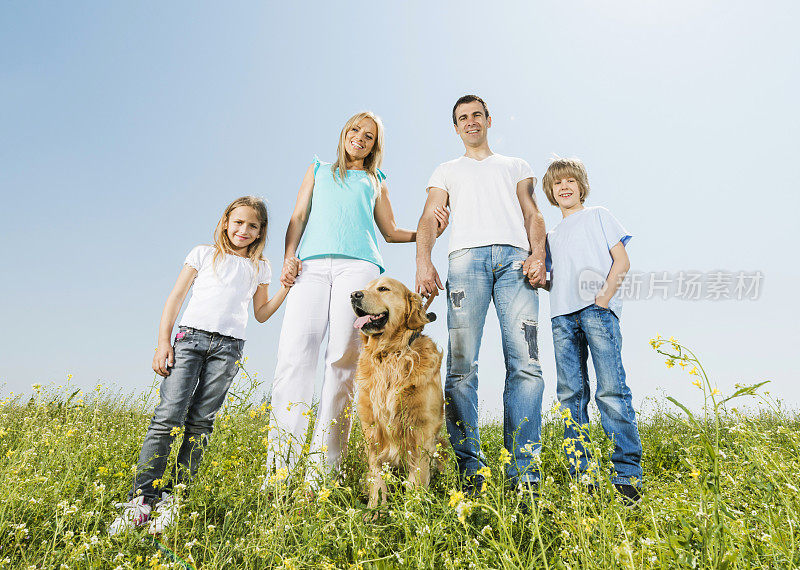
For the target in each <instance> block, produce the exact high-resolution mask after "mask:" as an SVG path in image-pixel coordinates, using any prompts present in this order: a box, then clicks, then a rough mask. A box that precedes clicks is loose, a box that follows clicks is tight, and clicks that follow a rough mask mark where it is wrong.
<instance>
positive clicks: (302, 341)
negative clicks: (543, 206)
mask: <svg viewBox="0 0 800 570" xmlns="http://www.w3.org/2000/svg"><path fill="white" fill-rule="evenodd" d="M382 160H383V124H382V123H381V120H380V118H378V117H377V116H376V115H374V114H373V113H371V112H362V113H358V114H356V115H353V116H352V117H350V119H348V121H347V123H346V124H345V126H344V128H343V129H342V132H341V134H340V135H339V146H338V149H337V153H336V162H335V163H333V164H328V163H323V162H320V161H319V160H318V159H317V158H316V157H315V159H314V162H313V163H312V164H311V166H309V167H308V170H306V174H305V177H304V178H303V182H302V184H301V186H300V191H299V193H298V195H297V203H296V205H295V209H294V213H293V214H292V217H291V219H290V221H289V227H288V228H287V230H286V251H285V257H284V265H283V271H282V273H281V283H282V284H283V285H284V286H287V287H289V286H292V285H293V284H294V283H295V279H296V286H294V287H292V292H291V294H289V296H288V300H287V302H286V312H285V314H284V318H283V325H282V329H281V337H280V342H279V345H278V362H277V365H276V369H275V379H274V382H273V385H272V412H273V414H274V420H275V422H274V423H275V426H276V427H277V428H278V429H277V433H273V436H272V444H271V447H270V456H269V458H270V459H271V460H273V461H275V462H276V463H277V466H278V467H285V468H287V469H291V468H292V467H293V466H294V465H295V463H296V461H297V459H298V458H299V456H300V454H301V452H302V450H303V447H304V445H303V444H304V443H305V434H306V429H307V428H308V421H309V415H310V414H309V409H310V406H311V400H312V397H313V396H314V380H315V377H316V367H317V356H318V353H319V348H320V344H321V342H322V339H323V337H324V336H325V333H326V332H327V333H328V343H327V346H326V349H325V372H324V379H323V385H322V394H321V397H320V402H319V409H318V413H317V419H316V422H315V427H314V434H313V436H312V440H311V446H310V451H311V452H312V458H314V459H315V460H317V461H319V462H321V463H323V464H324V465H327V467H332V468H338V466H339V463H340V460H341V456H342V452H343V451H344V449H345V447H346V445H347V438H348V436H349V434H350V416H351V414H350V412H349V408H350V403H351V401H352V394H353V378H354V375H355V368H356V362H357V360H358V333H357V331H356V330H355V329H354V328H353V322H354V321H355V314H354V313H353V310H352V308H351V307H350V293H352V292H353V291H356V290H358V289H363V288H364V286H365V285H366V284H367V282H369V281H371V280H372V279H374V278H376V277H378V275H379V274H380V273H382V272H383V259H382V257H381V254H380V251H379V250H378V243H377V239H376V236H375V224H377V226H378V229H379V230H380V232H381V234H382V235H383V237H384V239H385V240H386V241H387V242H389V243H397V242H411V241H414V240H415V239H416V232H413V231H411V230H405V229H400V228H398V227H397V224H396V223H395V220H394V213H393V212H392V205H391V203H390V202H389V191H388V188H387V186H386V182H385V179H386V176H385V175H384V174H383V172H381V171H380V169H379V168H380V165H381V162H382ZM437 219H438V221H439V234H441V232H442V231H444V229H445V227H446V226H447V222H448V213H447V211H446V210H445V209H444V208H440V209H439V210H438V211H437ZM301 238H302V242H301ZM298 244H299V247H298ZM301 269H302V274H300V275H299V276H298V274H299V273H300V271H301ZM270 463H271V462H270ZM320 467H322V465H320ZM313 471H314V470H311V469H310V470H309V471H308V472H307V476H310V475H313ZM265 487H266V482H265Z"/></svg>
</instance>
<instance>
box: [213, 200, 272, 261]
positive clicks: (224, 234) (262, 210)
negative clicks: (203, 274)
mask: <svg viewBox="0 0 800 570" xmlns="http://www.w3.org/2000/svg"><path fill="white" fill-rule="evenodd" d="M239 206H248V207H250V208H253V210H255V212H256V215H257V216H258V221H259V222H260V223H261V227H260V228H259V230H258V237H257V238H256V239H255V241H254V242H253V243H251V244H250V245H248V246H247V257H248V258H249V259H250V262H251V263H252V264H253V269H254V271H255V275H256V276H258V262H259V261H261V260H263V259H264V257H263V253H264V246H265V245H267V223H268V221H269V215H268V213H267V205H266V204H265V203H264V200H262V199H261V198H258V197H256V196H242V197H241V198H236V200H234V201H233V202H231V203H230V204H228V207H227V208H225V211H224V212H223V213H222V217H221V218H220V219H219V222H217V228H216V229H215V230H214V249H215V251H214V258H213V264H214V267H215V268H216V265H217V259H219V258H220V257H221V256H222V254H224V253H228V254H231V255H234V248H233V243H231V238H229V237H228V231H227V230H228V218H230V215H231V212H233V211H234V210H235V209H236V208H238V207H239Z"/></svg>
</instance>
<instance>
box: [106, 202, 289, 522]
mask: <svg viewBox="0 0 800 570" xmlns="http://www.w3.org/2000/svg"><path fill="white" fill-rule="evenodd" d="M266 237H267V208H266V206H265V205H264V202H263V201H262V200H260V199H259V198H256V197H254V196H244V197H242V198H239V199H237V200H234V201H233V202H232V203H231V204H230V205H229V206H228V207H227V208H226V209H225V212H224V213H223V214H222V217H221V218H220V220H219V223H218V224H217V228H216V230H215V231H214V245H213V246H209V245H199V246H197V247H195V248H194V249H192V251H191V252H189V255H188V256H187V257H186V261H185V262H184V263H185V265H184V266H183V269H182V270H181V272H180V274H179V275H178V281H177V283H176V284H175V287H174V288H173V289H172V293H170V295H169V297H168V298H167V303H166V305H164V311H163V312H162V314H161V324H160V326H159V334H158V348H157V349H156V354H155V356H154V357H153V370H155V372H156V373H158V374H159V375H161V376H163V377H164V380H162V382H161V387H160V390H159V395H160V397H161V400H160V402H159V404H158V406H156V409H155V413H154V414H153V419H152V421H151V422H150V428H149V429H148V430H147V435H146V436H145V438H144V443H143V444H142V450H141V452H140V454H139V462H138V465H137V468H136V476H135V479H134V481H133V488H132V489H131V491H130V493H129V495H128V502H127V503H121V504H119V505H118V506H119V507H122V509H123V510H122V513H121V514H120V515H119V517H117V519H116V520H115V521H114V522H113V523H112V524H111V527H110V528H109V533H110V534H112V535H113V534H117V533H118V532H121V531H123V530H127V529H130V528H133V527H138V526H141V525H143V524H144V523H145V522H147V520H148V519H149V518H150V513H151V511H152V510H153V508H154V507H156V502H158V505H157V508H158V511H159V516H158V517H156V518H154V519H153V520H152V521H151V525H150V532H151V533H153V534H157V533H160V532H161V531H163V529H164V528H165V527H166V526H168V525H169V524H170V523H171V522H172V520H173V519H174V516H175V503H174V501H173V497H172V495H171V494H170V487H164V486H163V485H162V484H161V480H162V477H163V476H164V470H165V468H166V466H167V458H168V456H169V450H170V446H171V444H172V440H173V438H174V436H175V434H176V433H177V432H178V431H179V430H180V428H181V427H185V431H184V435H183V442H182V443H181V447H180V450H179V451H178V458H177V465H176V466H175V468H173V473H172V477H171V478H170V486H174V485H176V484H178V483H185V482H187V481H188V480H189V479H191V477H192V476H193V475H194V474H195V473H196V472H197V467H198V465H199V463H200V458H201V456H202V454H203V449H204V448H205V446H206V445H207V444H208V437H209V435H210V434H211V431H212V429H213V424H214V416H215V415H216V413H217V411H218V410H219V408H220V407H221V406H222V403H223V402H224V401H225V395H226V393H227V392H228V388H229V387H230V385H231V382H232V381H233V378H234V377H235V376H236V373H237V372H238V370H239V360H240V359H241V357H242V347H243V346H244V340H245V325H246V324H247V305H248V302H249V300H250V298H251V297H252V299H253V312H254V313H255V317H256V320H257V321H258V322H260V323H263V322H264V321H266V320H267V319H268V318H269V317H270V316H272V314H273V313H274V312H275V311H276V310H277V309H278V307H279V306H280V305H281V303H282V302H283V300H284V298H285V297H286V293H287V292H288V287H289V285H287V286H283V287H281V289H280V290H279V291H278V293H277V294H276V295H275V296H274V297H273V298H272V299H269V297H268V292H267V289H268V287H269V283H270V280H271V276H272V272H271V270H270V267H269V264H268V263H267V261H266V260H265V259H264V258H263V257H262V252H263V251H264V245H265V243H266ZM286 267H287V268H288V269H287V270H290V269H291V267H292V264H291V263H287V264H286ZM193 283H194V291H193V293H192V297H191V299H190V300H189V304H188V306H187V307H186V311H185V312H184V313H183V317H182V319H181V322H180V327H179V329H180V330H179V332H178V334H176V335H175V344H174V347H173V345H172V344H171V343H170V338H171V337H172V328H173V326H174V324H175V319H176V318H177V316H178V312H179V311H180V309H181V306H182V305H183V301H184V299H185V298H186V293H187V292H188V291H189V288H190V287H192V284H193Z"/></svg>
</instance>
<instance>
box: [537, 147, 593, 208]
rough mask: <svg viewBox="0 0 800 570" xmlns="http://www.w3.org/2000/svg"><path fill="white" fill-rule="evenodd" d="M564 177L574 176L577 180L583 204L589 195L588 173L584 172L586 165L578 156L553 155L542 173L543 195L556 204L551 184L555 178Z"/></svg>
mask: <svg viewBox="0 0 800 570" xmlns="http://www.w3.org/2000/svg"><path fill="white" fill-rule="evenodd" d="M564 178H574V179H575V180H576V181H577V182H578V188H579V190H580V197H581V204H583V202H584V201H585V200H586V197H587V196H588V195H589V175H588V174H587V173H586V167H585V166H584V165H583V162H581V160H580V159H579V158H561V157H560V156H554V157H553V160H551V161H550V166H548V167H547V172H545V173H544V178H542V188H543V190H544V195H545V196H547V199H548V200H549V201H550V203H551V204H552V205H553V206H558V202H557V201H556V198H555V196H553V184H555V182H556V180H563V179H564Z"/></svg>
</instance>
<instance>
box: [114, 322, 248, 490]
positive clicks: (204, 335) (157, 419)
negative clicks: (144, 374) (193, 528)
mask: <svg viewBox="0 0 800 570" xmlns="http://www.w3.org/2000/svg"><path fill="white" fill-rule="evenodd" d="M180 333H183V336H182V338H180V339H178V338H176V340H175V366H174V367H173V368H172V372H171V373H170V375H169V376H167V377H166V378H164V379H163V380H162V381H161V387H160V389H159V396H160V397H161V401H160V402H159V404H158V405H157V406H156V410H155V412H154V413H153V419H152V420H151V421H150V427H149V428H148V430H147V435H146V436H145V438H144V443H143V444H142V450H141V452H140V453H139V462H138V464H137V466H136V477H135V479H134V482H133V488H132V489H131V492H130V493H129V495H128V499H133V498H134V497H136V496H137V495H139V494H141V495H143V496H144V497H145V498H146V499H147V500H149V501H150V502H153V501H154V500H155V499H156V498H158V497H160V496H161V492H162V491H167V492H169V491H170V487H167V488H163V487H161V488H159V489H155V488H154V487H153V481H155V480H157V479H161V478H162V477H163V476H164V471H165V470H166V467H167V459H168V458H169V450H170V447H171V445H172V441H173V439H175V435H174V434H173V430H174V429H175V428H180V427H182V426H185V428H186V429H185V431H184V434H183V442H182V443H181V447H180V449H179V450H178V459H177V464H176V465H175V466H174V467H173V470H172V481H171V485H175V484H177V483H186V482H188V481H189V479H191V478H192V477H193V476H194V474H195V473H196V472H197V468H198V466H199V465H200V459H201V458H202V456H203V449H204V448H205V446H206V445H207V444H208V437H209V435H210V434H211V431H212V430H213V428H214V417H215V416H216V414H217V411H219V409H220V408H221V407H222V404H223V403H224V402H225V395H226V394H227V393H228V388H230V385H231V382H233V379H234V378H235V377H236V373H237V372H238V371H239V365H238V364H237V361H238V360H240V359H241V357H242V348H243V347H244V341H243V340H239V339H236V338H232V337H229V336H225V335H221V334H218V333H210V332H206V331H203V330H199V329H193V328H190V327H180ZM180 333H179V334H178V336H181V335H180ZM175 431H177V430H175Z"/></svg>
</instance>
